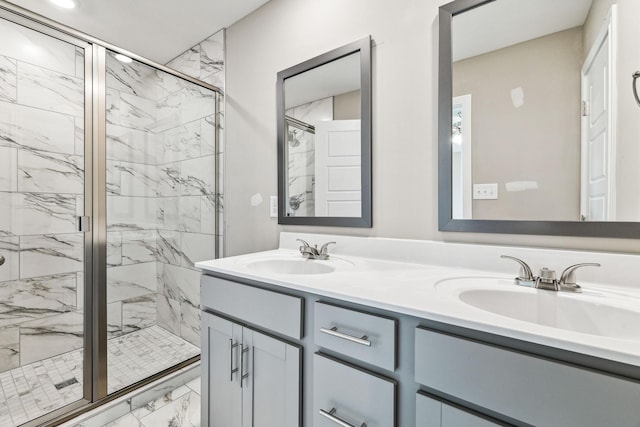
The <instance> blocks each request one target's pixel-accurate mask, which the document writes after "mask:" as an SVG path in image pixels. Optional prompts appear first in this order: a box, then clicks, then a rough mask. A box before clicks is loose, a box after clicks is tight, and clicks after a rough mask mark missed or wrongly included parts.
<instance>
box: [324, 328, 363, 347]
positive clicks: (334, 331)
mask: <svg viewBox="0 0 640 427" xmlns="http://www.w3.org/2000/svg"><path fill="white" fill-rule="evenodd" d="M320 332H323V333H325V334H327V335H331V336H334V337H338V338H342V339H344V340H347V341H351V342H354V343H356V344H361V345H366V346H367V347H371V341H369V339H368V338H369V337H368V336H366V335H363V336H361V337H360V338H358V337H354V336H353V335H349V334H345V333H344V332H338V328H337V327H336V326H334V327H333V328H320Z"/></svg>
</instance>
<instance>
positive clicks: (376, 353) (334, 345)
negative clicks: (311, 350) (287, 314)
mask: <svg viewBox="0 0 640 427" xmlns="http://www.w3.org/2000/svg"><path fill="white" fill-rule="evenodd" d="M397 323H398V322H397V320H395V319H390V318H387V317H380V316H374V315H371V314H368V313H362V312H360V311H354V310H350V309H346V308H342V307H337V306H334V305H330V304H325V303H322V302H316V303H315V305H314V316H313V325H314V334H313V336H314V342H315V344H316V345H319V346H321V347H324V348H326V349H329V350H333V351H337V352H339V353H342V354H344V355H346V356H349V357H353V358H356V359H358V360H361V361H363V362H366V363H370V364H372V365H375V366H379V367H381V368H383V369H387V370H389V371H393V370H394V369H395V368H396V334H397V332H396V330H397Z"/></svg>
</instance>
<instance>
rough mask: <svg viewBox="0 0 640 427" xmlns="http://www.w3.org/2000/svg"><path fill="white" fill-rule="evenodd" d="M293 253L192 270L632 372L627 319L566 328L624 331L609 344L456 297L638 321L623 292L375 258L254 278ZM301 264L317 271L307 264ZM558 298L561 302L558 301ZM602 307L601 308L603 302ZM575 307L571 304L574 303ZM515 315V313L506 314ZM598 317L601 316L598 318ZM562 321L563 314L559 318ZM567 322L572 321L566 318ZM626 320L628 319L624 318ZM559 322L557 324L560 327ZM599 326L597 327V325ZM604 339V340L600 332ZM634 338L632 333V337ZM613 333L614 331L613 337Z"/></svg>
mask: <svg viewBox="0 0 640 427" xmlns="http://www.w3.org/2000/svg"><path fill="white" fill-rule="evenodd" d="M301 258H302V257H301V255H300V253H299V252H298V251H297V250H294V249H286V248H281V249H277V250H272V251H266V252H258V253H254V254H249V255H242V256H236V257H230V258H223V259H218V260H211V261H202V262H198V263H196V267H198V268H201V269H203V270H205V271H207V272H211V273H214V274H215V273H220V274H224V275H230V276H235V277H238V278H242V279H250V280H255V281H260V282H264V283H269V284H272V285H276V286H281V287H282V288H284V289H295V290H298V291H303V292H309V293H313V294H317V295H320V296H325V297H330V298H335V299H339V300H344V301H348V302H351V303H357V304H362V305H366V306H371V307H376V308H379V309H384V310H388V311H391V312H396V313H402V314H406V315H410V316H414V317H418V318H422V319H427V320H433V321H438V322H443V323H448V324H451V325H455V326H460V327H465V328H471V329H475V330H478V331H483V332H488V333H492V334H497V335H502V336H506V337H510V338H515V339H519V340H524V341H528V342H533V343H538V344H542V345H547V346H551V347H556V348H560V349H564V350H569V351H574V352H578V353H583V354H588V355H591V356H595V357H600V358H604V359H608V360H614V361H617V362H622V363H627V364H631V365H635V366H640V323H636V324H635V325H626V324H624V323H625V322H628V321H629V317H626V318H621V319H615V318H614V319H612V318H611V316H606V318H604V317H605V316H603V318H602V319H598V318H588V317H587V318H584V316H583V314H581V313H578V314H576V316H581V317H580V318H576V319H571V318H570V319H568V320H567V321H569V322H571V321H572V320H575V321H576V322H586V326H589V327H590V328H591V329H593V330H596V331H597V330H598V322H606V325H607V327H608V328H609V330H611V328H616V327H617V323H615V322H619V323H621V324H620V328H632V329H633V331H632V332H630V333H629V335H628V336H625V334H624V333H620V334H618V335H619V336H623V338H612V337H610V336H602V335H598V334H593V333H582V332H575V330H569V329H572V328H569V329H563V328H559V327H552V326H545V325H542V324H539V323H533V322H529V321H523V320H517V319H514V318H512V317H507V316H504V315H499V314H495V313H493V312H490V311H486V310H483V309H479V308H476V307H474V306H472V305H469V304H467V303H465V302H463V301H462V300H461V299H460V297H459V295H460V294H461V293H462V292H465V291H469V290H475V289H490V290H497V291H499V292H503V291H507V292H509V291H514V292H524V293H530V294H539V293H542V294H540V297H541V298H546V299H547V300H549V301H552V302H554V301H555V300H553V298H574V299H577V300H578V301H584V302H587V303H589V304H590V306H592V307H596V308H597V307H600V306H601V305H602V304H605V305H606V306H613V307H619V308H622V309H624V311H625V313H631V314H632V315H635V314H637V315H638V316H639V317H638V319H640V292H638V291H637V290H636V289H634V288H630V287H620V286H606V285H602V284H597V283H589V282H583V281H581V282H580V283H581V285H582V286H583V290H584V292H583V293H582V294H567V293H558V292H550V291H543V290H537V289H529V288H523V287H520V286H516V285H514V284H513V277H514V274H505V273H500V272H491V271H486V270H479V269H471V268H463V267H455V266H438V265H429V264H427V263H415V262H402V261H387V260H382V259H379V258H367V257H358V256H352V255H342V254H336V255H335V256H333V257H332V259H331V260H329V261H327V262H325V263H333V264H332V265H333V266H334V267H335V268H336V269H335V271H332V272H330V273H327V274H281V273H272V272H265V271H257V270H256V269H255V268H254V267H255V265H256V263H257V262H260V261H265V260H266V261H268V260H274V259H283V260H292V259H301ZM304 262H312V263H323V262H324V261H316V260H308V261H304ZM514 271H517V270H514ZM560 294H563V295H560ZM605 299H606V301H605ZM574 301H575V300H574ZM514 309H515V310H518V309H519V308H518V307H514ZM605 313H606V311H605ZM561 315H563V313H561ZM566 315H567V316H572V315H574V314H573V313H566ZM631 319H633V317H631ZM560 321H562V319H560ZM603 324H604V323H603ZM604 329H605V332H602V333H604V334H606V328H604ZM636 330H637V331H638V332H635V331H636ZM621 331H622V329H621ZM617 332H618V331H616V333H617Z"/></svg>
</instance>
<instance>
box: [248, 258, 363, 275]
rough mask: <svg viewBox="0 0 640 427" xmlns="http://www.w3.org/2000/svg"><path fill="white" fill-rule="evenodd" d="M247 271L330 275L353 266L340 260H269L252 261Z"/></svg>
mask: <svg viewBox="0 0 640 427" xmlns="http://www.w3.org/2000/svg"><path fill="white" fill-rule="evenodd" d="M245 266H246V267H247V269H249V270H251V271H253V272H255V273H262V274H328V273H333V272H334V271H336V270H344V269H350V268H353V264H351V263H350V262H348V261H345V260H340V259H336V258H333V259H328V260H315V259H306V258H302V257H300V258H267V259H260V260H255V261H250V262H248V263H246V264H245Z"/></svg>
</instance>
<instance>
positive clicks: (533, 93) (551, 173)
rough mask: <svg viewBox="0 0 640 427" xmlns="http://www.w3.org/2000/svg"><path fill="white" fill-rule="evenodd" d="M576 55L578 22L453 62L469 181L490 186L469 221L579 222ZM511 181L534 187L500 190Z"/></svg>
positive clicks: (579, 62) (579, 38) (579, 41)
mask: <svg viewBox="0 0 640 427" xmlns="http://www.w3.org/2000/svg"><path fill="white" fill-rule="evenodd" d="M454 42H455V41H454ZM581 52H582V27H578V28H573V29H570V30H565V31H561V32H558V33H555V34H550V35H548V36H544V37H539V38H536V39H534V40H529V41H527V42H524V43H519V44H516V45H514V46H510V47H507V48H504V49H498V50H495V51H492V52H489V53H485V54H482V55H478V56H474V57H472V58H468V59H464V60H461V61H458V62H455V63H454V64H453V96H460V95H466V94H471V96H472V101H471V103H472V106H471V135H472V141H473V142H472V147H473V148H472V157H473V160H472V176H473V184H484V183H497V184H498V199H497V200H474V201H473V218H474V219H520V220H525V219H532V220H554V221H578V220H579V218H580V69H581V66H582V55H581ZM517 88H520V89H522V91H523V93H524V102H523V104H522V105H521V106H519V105H517V104H516V105H514V103H513V102H512V99H511V91H512V90H513V89H517ZM550 105H553V108H549V106H550ZM541 123H543V124H544V125H542V126H541ZM517 181H533V182H536V183H537V185H538V188H537V189H530V190H525V191H511V192H510V191H507V190H506V186H505V184H506V183H508V182H517ZM549 206H553V207H554V208H553V209H549Z"/></svg>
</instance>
